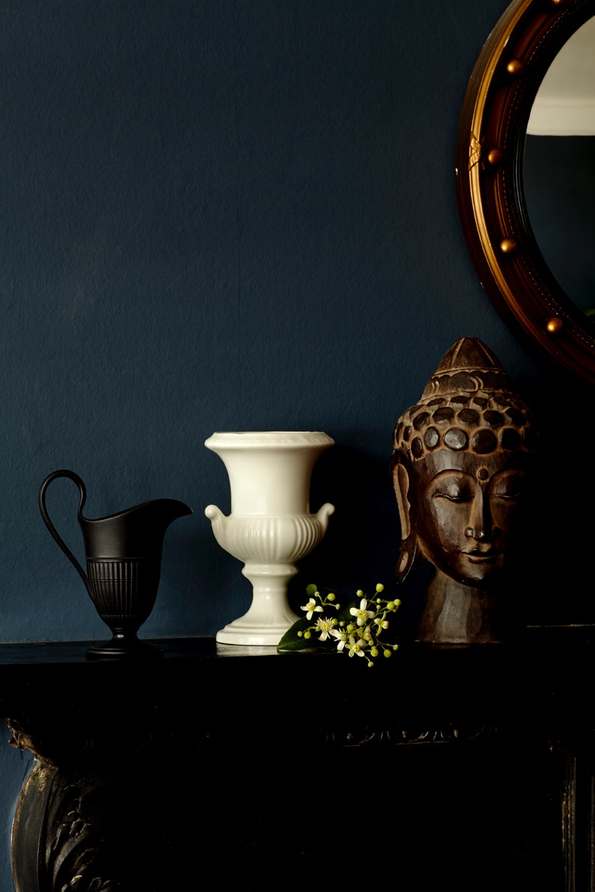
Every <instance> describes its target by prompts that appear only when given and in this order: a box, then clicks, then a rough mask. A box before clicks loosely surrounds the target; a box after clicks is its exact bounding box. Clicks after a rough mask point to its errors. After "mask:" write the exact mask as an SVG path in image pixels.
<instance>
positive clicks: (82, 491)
mask: <svg viewBox="0 0 595 892" xmlns="http://www.w3.org/2000/svg"><path fill="white" fill-rule="evenodd" d="M58 477H66V478H67V479H68V480H72V482H73V483H75V484H76V485H77V486H78V490H79V496H80V501H79V510H78V513H77V519H78V521H79V523H80V521H81V519H82V516H83V508H84V506H85V502H86V501H87V490H86V487H85V484H84V483H83V481H82V480H81V478H80V477H79V475H78V474H75V473H74V471H69V470H68V469H67V468H61V469H60V470H59V471H53V472H52V473H51V474H49V476H48V477H46V478H45V480H44V481H43V483H42V484H41V488H40V490H39V510H40V512H41V516H42V518H43V522H44V523H45V525H46V527H47V528H48V530H49V531H50V535H51V536H52V538H53V539H54V540H55V541H56V542H57V544H58V546H59V547H60V548H61V549H62V551H63V552H64V554H65V555H66V557H67V558H68V560H69V561H70V562H71V564H73V565H74V567H75V569H76V571H77V573H78V574H79V575H80V577H81V579H82V580H83V582H84V583H85V588H86V589H87V591H89V580H88V579H87V574H86V573H85V571H84V570H83V568H82V567H81V565H80V564H79V562H78V561H77V559H76V558H75V556H74V554H73V553H72V551H71V550H70V548H69V547H68V545H67V544H66V542H65V541H64V539H63V538H62V537H61V536H60V533H59V532H58V530H57V529H56V527H55V526H54V524H53V523H52V521H51V519H50V515H49V514H48V509H47V505H46V503H45V496H46V492H47V488H48V486H49V485H50V483H51V482H52V481H53V480H56V479H57V478H58Z"/></svg>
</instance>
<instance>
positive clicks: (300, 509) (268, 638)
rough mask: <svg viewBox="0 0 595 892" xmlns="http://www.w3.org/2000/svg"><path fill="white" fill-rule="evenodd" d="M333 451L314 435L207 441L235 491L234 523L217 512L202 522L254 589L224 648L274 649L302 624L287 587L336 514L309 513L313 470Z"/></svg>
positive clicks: (221, 436)
mask: <svg viewBox="0 0 595 892" xmlns="http://www.w3.org/2000/svg"><path fill="white" fill-rule="evenodd" d="M333 443H334V440H333V439H331V437H329V436H328V435H327V434H324V433H322V432H317V431H264V432H256V431H246V432H239V433H215V434H213V435H212V436H211V437H209V439H208V440H206V441H205V446H206V447H207V449H211V450H212V451H213V452H215V453H216V454H217V455H218V456H219V458H220V459H221V460H222V461H223V463H224V465H225V467H226V469H227V474H228V476H229V483H230V489H231V513H230V514H229V516H226V515H225V514H223V512H222V511H221V510H220V509H219V508H217V506H216V505H209V506H208V507H207V508H206V509H205V514H206V516H207V517H208V518H209V520H210V521H211V525H212V528H213V533H214V535H215V539H216V540H217V542H218V543H219V545H220V546H221V547H222V548H224V549H225V551H228V552H229V553H230V554H232V555H233V556H234V557H235V558H238V560H240V561H243V562H244V568H243V570H242V573H243V575H244V576H245V577H246V578H247V579H248V580H249V581H250V582H251V583H252V588H253V594H252V604H251V606H250V609H249V610H248V612H247V613H245V614H244V615H243V616H241V617H239V618H238V619H236V620H234V621H233V622H232V623H230V624H229V625H227V626H225V628H223V629H221V630H220V631H219V632H217V641H218V642H219V643H220V644H241V645H257V646H263V645H264V646H269V645H270V646H275V645H277V644H278V643H279V641H280V640H281V638H282V637H283V635H284V634H285V632H286V631H287V629H288V628H289V627H290V626H291V625H292V624H293V623H294V622H295V620H296V619H297V618H298V617H297V616H296V615H295V613H294V612H293V610H292V609H291V607H290V606H289V600H288V597H287V586H288V583H289V580H290V579H291V577H292V576H294V575H295V574H296V573H297V568H296V566H295V564H296V562H297V561H299V560H300V559H301V558H303V557H305V556H306V555H307V554H309V553H310V552H311V551H312V549H313V548H314V547H315V546H316V545H318V543H319V542H320V541H321V540H322V538H323V536H324V534H325V532H326V528H327V526H328V519H329V517H330V515H331V514H332V513H333V512H334V510H335V508H334V506H333V505H330V504H328V503H326V504H324V505H323V506H322V508H320V510H319V511H318V512H317V513H316V514H311V513H310V478H311V474H312V469H313V467H314V464H315V462H316V460H317V458H318V456H319V455H320V453H321V452H323V451H324V450H325V449H328V448H329V446H332V445H333Z"/></svg>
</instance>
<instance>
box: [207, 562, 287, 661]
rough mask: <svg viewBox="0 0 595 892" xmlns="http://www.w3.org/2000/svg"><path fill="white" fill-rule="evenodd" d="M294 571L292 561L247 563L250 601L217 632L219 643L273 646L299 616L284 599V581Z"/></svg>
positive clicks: (285, 593)
mask: <svg viewBox="0 0 595 892" xmlns="http://www.w3.org/2000/svg"><path fill="white" fill-rule="evenodd" d="M296 573H297V569H296V568H295V567H293V566H292V565H291V564H280V565H277V566H275V567H271V566H270V565H268V564H265V565H263V564H246V566H245V567H244V569H243V570H242V575H243V576H245V577H246V579H249V580H250V582H251V583H252V588H253V596H252V605H251V607H250V609H249V610H248V611H247V612H246V613H245V614H244V615H243V616H240V617H239V618H238V619H236V620H234V621H233V622H232V623H229V624H228V625H226V626H225V627H224V628H223V629H221V630H220V631H219V632H217V636H216V637H217V642H218V644H240V645H244V646H246V645H248V646H252V645H253V646H255V647H276V646H277V645H278V644H279V642H280V641H281V638H282V637H283V635H285V633H286V632H287V630H288V629H289V628H290V626H292V625H293V624H294V622H295V621H296V620H297V619H298V617H297V616H296V614H295V613H294V612H293V610H292V609H291V607H290V606H289V601H288V599H287V584H288V582H289V580H290V579H291V577H292V576H295V574H296Z"/></svg>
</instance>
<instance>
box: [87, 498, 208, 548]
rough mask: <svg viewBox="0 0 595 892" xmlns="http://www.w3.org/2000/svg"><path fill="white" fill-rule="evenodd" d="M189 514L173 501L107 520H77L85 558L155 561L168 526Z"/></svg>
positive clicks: (157, 502)
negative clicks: (83, 543)
mask: <svg viewBox="0 0 595 892" xmlns="http://www.w3.org/2000/svg"><path fill="white" fill-rule="evenodd" d="M188 514H192V510H191V509H190V508H189V507H188V505H186V504H185V503H184V502H179V501H178V500H177V499H154V500H153V501H151V502H143V503H142V504H141V505H135V506H134V507H133V508H128V509H127V510H126V511H121V512H119V513H118V514H112V515H110V516H109V517H98V518H93V519H90V518H87V517H81V526H82V528H83V536H84V539H85V550H86V552H87V557H88V558H102V557H103V558H119V557H132V556H134V557H138V558H143V557H146V558H150V557H152V558H158V557H159V556H160V555H161V549H162V547H163V539H164V537H165V532H166V530H167V528H168V527H169V525H170V524H171V523H173V521H174V520H177V519H178V518H179V517H185V516H186V515H188Z"/></svg>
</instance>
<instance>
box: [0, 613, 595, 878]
mask: <svg viewBox="0 0 595 892" xmlns="http://www.w3.org/2000/svg"><path fill="white" fill-rule="evenodd" d="M152 643H153V645H154V646H155V647H157V648H158V649H159V650H160V652H161V658H158V659H146V660H139V661H137V660H132V659H129V660H113V659H111V660H109V659H105V660H98V659H92V660H90V659H87V657H86V652H87V648H88V645H89V642H63V643H62V642H55V643H43V644H41V643H40V644H34V643H31V644H2V645H0V715H2V716H4V718H5V719H6V721H7V723H8V725H9V727H10V730H11V733H12V742H13V744H14V745H16V746H18V747H20V748H22V749H27V750H30V751H31V752H32V753H33V754H34V755H35V757H36V761H35V763H34V767H33V769H32V771H31V774H30V775H29V778H28V779H27V781H26V783H25V785H24V787H23V791H22V793H21V797H20V800H19V805H18V808H17V816H16V819H15V831H14V833H13V864H14V871H15V877H16V878H17V880H18V882H17V889H18V890H19V892H21V890H26V892H63V889H68V888H70V887H69V886H68V885H67V884H66V882H63V880H64V877H66V879H67V880H68V882H70V881H71V880H72V879H73V878H75V876H77V875H78V874H75V873H74V872H72V871H74V870H75V868H74V867H73V868H72V871H71V873H68V871H66V873H64V871H65V870H66V868H64V867H61V868H60V871H61V873H60V883H62V885H57V884H56V882H55V880H54V879H52V877H53V876H54V874H53V873H52V872H53V871H55V870H56V869H57V868H56V864H57V863H58V861H59V863H60V864H62V863H63V862H62V860H60V859H62V857H63V856H62V854H59V853H60V851H61V849H63V848H67V849H68V851H70V848H69V847H71V846H72V847H74V848H76V846H77V845H79V840H78V837H76V834H75V835H74V837H73V835H72V834H74V830H72V833H71V834H70V836H69V835H68V834H69V833H70V830H68V832H67V829H65V828H69V827H70V824H68V821H70V820H71V818H69V817H68V815H71V816H72V815H73V814H75V815H79V813H80V815H79V817H77V819H76V820H77V823H76V825H74V826H76V827H79V828H80V827H83V826H86V827H87V831H86V833H87V837H86V838H85V840H84V845H85V846H86V848H85V849H84V851H85V852H90V853H91V855H90V857H91V856H92V857H91V862H90V866H89V867H88V872H87V874H86V877H87V880H88V882H87V884H86V885H82V886H81V889H82V890H83V892H91V890H96V889H101V890H106V892H115V890H118V892H119V890H124V892H136V890H137V889H141V888H142V889H143V892H162V890H163V889H166V888H172V889H173V888H193V885H192V883H193V882H194V880H193V878H194V876H195V874H194V867H193V862H192V859H190V861H187V860H185V856H184V853H186V852H191V851H193V848H194V847H195V846H196V843H195V841H194V837H193V826H194V825H193V824H192V819H191V823H190V824H187V823H184V822H181V819H180V817H179V816H180V815H181V814H183V813H184V814H185V813H186V811H187V810H188V808H191V809H192V808H194V809H196V808H197V807H198V806H197V803H200V808H202V809H203V810H204V809H206V811H207V813H208V814H209V819H210V821H211V823H212V832H211V831H209V833H208V842H205V843H204V846H203V848H204V849H205V851H206V850H210V851H212V852H215V853H217V852H218V855H217V857H218V858H221V859H224V858H225V857H226V854H225V852H226V847H225V846H223V848H222V841H221V840H222V839H223V838H226V834H227V833H228V827H229V825H230V822H232V823H233V821H236V829H235V831H234V833H235V834H236V836H235V837H234V838H236V839H239V838H240V837H241V836H242V833H244V834H246V833H247V837H246V840H245V841H244V842H242V848H241V851H242V853H243V854H242V857H241V858H239V859H238V860H237V862H235V864H234V865H232V866H230V868H229V869H230V870H231V872H232V873H233V875H234V876H235V877H236V882H238V883H244V886H246V882H247V883H248V887H250V888H251V887H252V886H251V885H250V884H251V882H252V881H253V879H254V877H255V876H256V875H258V874H259V872H260V871H261V870H262V865H263V864H265V863H268V862H269V860H270V857H271V855H270V845H273V844H274V846H275V852H276V855H275V858H276V859H277V869H278V870H279V871H284V870H286V866H287V864H288V863H289V862H290V861H291V862H293V861H295V863H296V864H297V865H298V867H299V869H301V870H302V871H303V872H304V873H303V878H304V881H305V878H306V877H307V876H308V875H309V874H308V871H309V869H310V867H309V865H312V864H315V863H317V862H316V858H317V857H321V856H320V853H318V854H317V852H316V851H314V850H312V849H310V848H308V847H307V846H306V844H305V843H304V842H303V839H302V836H301V835H300V834H303V828H304V826H306V825H307V824H308V822H310V821H311V819H312V818H311V801H310V799H309V797H308V795H306V796H305V798H303V799H302V798H301V797H302V794H301V793H300V792H299V791H300V790H301V788H302V785H304V784H306V787H305V788H304V789H305V790H307V789H309V787H308V785H312V784H313V785H314V786H316V784H319V783H320V782H321V778H324V777H325V776H326V775H327V774H328V783H329V784H336V783H337V777H336V776H335V777H333V772H335V774H336V773H337V772H338V773H339V775H341V776H342V773H346V776H347V775H348V774H349V772H353V770H354V766H358V765H359V768H356V770H357V771H362V772H363V774H362V777H366V776H367V774H366V772H368V771H369V768H368V767H366V766H369V765H370V763H372V764H377V765H378V766H379V769H378V770H379V771H380V775H379V776H380V777H381V781H382V784H383V785H384V787H386V790H387V791H389V792H386V795H385V796H384V798H385V799H386V801H387V802H388V801H392V799H391V797H395V796H396V797H398V798H399V800H403V801H404V802H407V803H408V805H407V810H406V812H404V813H403V815H402V816H401V818H399V817H398V816H396V815H393V816H392V817H391V820H392V821H396V822H397V826H399V827H400V828H401V829H400V831H399V832H400V833H401V834H405V835H407V834H409V835H408V837H407V838H408V840H409V841H408V843H407V846H408V848H409V854H408V860H409V862H410V864H411V866H412V869H415V864H417V863H418V859H419V857H422V855H421V853H422V852H423V851H424V845H425V844H424V834H423V833H421V835H420V833H419V832H418V831H414V830H413V829H412V827H414V826H415V822H413V823H412V820H413V819H412V817H411V816H412V815H414V814H415V811H416V809H417V810H419V806H418V804H417V800H418V796H419V795H420V792H419V791H420V790H421V791H422V793H421V795H422V796H425V797H429V800H428V801H430V800H431V801H432V803H433V805H432V809H434V811H435V814H434V815H433V817H432V819H430V817H429V815H428V814H427V813H426V812H424V813H423V817H422V816H421V813H420V816H419V825H420V827H421V826H423V827H424V828H426V830H424V833H425V832H428V833H429V832H430V831H429V830H428V829H427V828H429V827H430V826H433V827H434V829H433V830H432V831H431V832H432V840H433V845H436V844H437V842H436V841H437V840H438V841H440V842H439V844H440V845H442V847H443V848H444V846H445V845H446V842H445V840H446V839H451V843H449V845H452V846H456V845H458V842H457V840H460V839H463V838H465V837H464V834H463V836H460V834H458V832H457V831H456V822H455V823H453V825H452V831H451V830H449V831H448V832H447V833H446V835H445V821H448V820H450V817H449V816H450V815H451V814H456V815H457V816H458V817H457V820H459V821H461V822H465V821H466V822H467V823H466V825H465V826H466V828H467V829H466V831H465V832H466V833H467V834H474V833H475V828H476V827H477V829H478V831H479V828H480V826H481V825H482V821H483V822H485V823H486V826H490V827H491V828H492V829H491V831H490V832H491V833H492V835H493V839H492V838H491V837H490V836H489V834H488V835H486V834H485V833H482V834H480V835H479V836H478V837H477V839H476V840H475V842H474V843H473V847H474V854H473V857H474V858H476V859H479V860H481V859H482V858H483V859H491V858H492V856H493V853H494V852H496V851H498V852H501V851H502V849H503V848H505V847H506V846H508V845H509V837H508V835H507V834H509V831H508V830H506V832H504V830H503V829H502V828H503V827H504V826H505V822H506V821H508V822H509V823H510V821H511V818H510V808H509V803H508V801H507V798H506V795H505V791H506V790H507V789H510V791H513V790H514V791H515V792H514V795H515V796H517V797H519V796H520V797H521V799H522V801H523V803H524V805H523V808H525V809H528V814H530V816H531V817H530V820H531V821H532V822H533V825H532V826H534V828H535V829H534V830H533V831H532V837H531V841H530V846H529V850H530V852H532V853H533V854H529V855H527V851H529V850H528V849H527V845H528V844H527V842H526V839H525V836H524V834H525V830H524V829H523V828H524V827H525V824H523V827H522V828H517V829H514V833H515V834H517V837H518V839H517V842H515V844H514V845H515V846H517V848H514V846H513V847H512V848H510V846H509V849H510V855H509V856H507V858H508V860H506V859H505V860H504V861H502V870H501V871H500V873H498V871H497V872H496V873H495V874H494V886H493V887H492V886H490V885H489V881H488V880H487V879H486V878H485V877H482V880H481V883H480V884H479V885H477V886H474V885H473V883H474V882H475V877H476V876H477V869H479V868H477V867H474V866H473V864H472V863H471V862H469V863H466V864H465V872H464V873H463V874H461V873H460V872H459V873H456V879H457V883H458V888H460V889H463V888H474V889H476V888H481V889H482V892H485V890H488V889H491V888H494V889H496V888H498V889H500V888H504V887H506V888H510V889H516V888H518V889H521V888H522V889H528V888H540V889H541V890H543V892H546V890H548V892H549V890H552V892H557V890H558V889H560V890H570V889H574V888H575V886H571V885H570V879H571V878H572V882H574V879H575V878H576V877H578V876H579V874H580V876H581V877H582V878H583V879H584V878H585V877H587V878H588V881H589V882H590V878H591V875H592V874H593V870H592V866H591V863H590V862H589V863H587V861H588V855H587V854H586V852H587V848H588V846H587V841H588V838H589V833H588V832H586V831H581V832H580V833H578V832H577V827H578V823H577V822H578V821H579V818H580V816H581V815H583V814H584V815H590V814H592V813H595V811H590V809H592V806H593V804H594V803H593V798H594V797H593V790H594V789H595V786H594V785H593V773H592V754H593V740H594V737H595V734H594V732H595V710H594V709H593V706H592V703H593V699H592V679H593V668H594V663H595V659H594V658H595V629H593V628H592V627H580V628H578V627H577V628H564V629H529V630H527V631H526V633H524V635H523V636H522V637H521V638H519V639H518V640H516V641H514V642H510V643H509V644H507V645H506V646H504V645H502V646H500V645H498V646H496V645H492V646H487V647H486V646H484V647H475V648H444V649H434V648H428V647H427V646H423V645H415V644H409V645H407V646H403V647H402V648H401V649H400V650H399V651H398V652H397V653H395V654H394V656H393V657H392V658H391V659H382V660H379V661H378V665H376V666H375V667H374V668H372V669H368V668H367V667H366V662H365V660H363V659H358V658H354V659H349V658H348V657H347V656H346V655H337V654H335V653H333V652H330V653H292V654H278V653H277V652H276V651H275V650H274V649H269V650H264V651H263V650H262V649H261V650H258V651H253V650H247V649H244V648H234V647H231V646H223V647H222V646H217V645H216V643H215V641H214V639H212V638H171V639H160V640H156V641H153V642H152ZM397 752H398V753H399V758H398V759H397V758H396V756H395V754H396V753H397ZM424 754H427V755H428V756H429V757H430V761H427V760H425V759H422V760H420V759H418V758H417V756H422V755H424ZM439 754H441V755H439ZM172 759H173V760H174V762H176V764H177V760H179V773H180V778H181V782H180V784H178V783H177V782H176V783H174V784H172V780H171V760H172ZM279 760H280V761H279ZM358 760H359V761H358ZM430 778H432V780H431V782H430V780H429V779H430ZM367 783H368V781H366V784H367ZM294 784H295V785H296V786H295V790H296V791H297V792H294V793H291V794H290V792H288V791H290V790H291V789H292V785H294ZM478 784H479V786H478ZM428 785H429V786H428ZM523 786H524V787H525V792H524V793H522V794H521V789H522V787H523ZM280 795H281V796H286V797H287V796H289V801H291V802H293V803H294V805H293V807H292V810H291V814H287V813H285V812H284V819H283V822H281V823H279V822H278V821H277V820H276V819H275V811H274V810H272V811H271V809H270V803H274V802H275V801H277V799H278V797H279V796H280ZM370 795H372V794H370ZM510 795H512V792H511V794H510ZM453 796H454V797H455V798H456V799H457V800H460V801H457V802H455V803H453V801H452V797H453ZM523 796H524V799H523V798H522V797H523ZM296 797H297V798H296ZM519 801H520V800H519ZM446 803H450V804H449V805H448V807H447V806H446ZM229 804H231V806H232V807H231V809H230V807H229ZM246 809H247V810H248V812H249V814H250V820H249V821H248V824H247V823H246V817H245V814H246ZM441 809H442V811H441ZM445 809H446V811H445ZM475 812H477V813H478V814H480V813H481V815H482V818H481V821H479V822H475V819H473V820H471V819H470V818H469V815H472V814H474V813H475ZM232 813H233V816H234V817H233V818H232ZM447 813H448V815H447ZM191 814H192V812H191ZM350 814H351V812H350V811H349V810H348V811H346V812H345V814H344V815H343V814H338V813H336V812H333V825H334V826H335V829H334V830H332V831H331V830H329V833H331V835H333V834H334V835H335V836H336V839H335V843H336V844H337V845H338V844H339V838H341V839H342V838H343V834H344V833H345V832H347V830H348V825H350V821H351V820H352V819H351V818H350ZM243 815H244V818H243V819H242V816H243ZM440 815H442V817H440ZM405 818H406V819H405ZM560 818H562V825H561V824H560ZM415 820H418V819H417V818H416V819H415ZM588 820H590V818H589V819H588ZM432 821H433V824H432ZM585 821H587V818H585ZM81 822H82V823H81ZM85 822H86V824H85ZM122 822H124V823H122ZM131 822H132V823H133V825H134V828H135V829H134V835H133V838H132V839H131V837H130V830H129V828H130V826H131ZM172 822H173V823H172ZM238 822H239V823H238ZM399 822H400V823H399ZM587 822H588V821H587ZM252 824H253V826H252ZM265 826H266V833H265V831H263V829H262V828H263V827H265ZM560 826H562V830H563V832H562V839H561V841H560V839H559V838H558V843H557V845H558V848H557V849H556V845H553V846H552V847H550V849H548V851H549V852H550V855H551V857H549V856H548V858H549V860H548V859H546V861H543V859H542V861H543V864H542V865H541V867H540V870H539V876H538V879H539V885H538V886H533V887H531V886H530V885H527V882H533V879H531V880H530V881H529V880H527V878H526V877H525V879H524V880H522V883H524V885H523V884H522V883H521V881H520V880H519V885H518V886H517V885H514V884H511V883H510V882H509V880H508V879H506V877H505V878H504V879H503V878H502V871H504V870H506V871H508V872H510V870H514V871H520V872H521V873H522V871H524V870H525V869H527V870H528V871H529V872H530V871H534V864H535V858H536V857H537V856H538V855H537V853H539V852H541V851H542V849H543V842H542V837H543V834H544V833H545V834H548V835H549V838H551V839H552V840H553V842H554V843H555V840H556V834H559V832H560V829H559V828H560ZM109 828H111V829H109ZM113 828H119V829H116V830H114V829H113ZM247 828H248V829H247ZM291 828H293V829H291ZM587 829H588V828H587ZM77 832H78V831H77ZM201 832H202V831H201ZM589 832H590V831H589ZM263 833H264V834H265V835H264V837H263ZM510 833H513V830H510ZM160 834H161V836H160ZM222 834H223V835H222ZM161 837H163V839H162V838H161ZM256 838H258V844H257V842H256V841H255V840H256ZM515 838H516V837H515ZM205 839H206V837H205ZM263 839H266V840H268V842H263ZM163 840H165V842H163ZM271 840H273V842H271ZM296 840H297V842H296ZM517 843H518V845H517ZM82 844H83V843H82V842H80V846H82ZM263 845H264V849H263ZM305 846H306V847H305ZM531 847H532V848H531ZM546 848H547V847H546ZM468 850H469V846H467V845H466V846H464V847H463V850H462V851H464V852H465V853H467V854H466V855H465V857H467V856H468ZM134 852H136V854H134ZM149 852H150V853H151V854H150V857H148V855H147V853H149ZM170 852H174V853H175V856H170V854H169V853H170ZM416 852H417V854H416ZM445 852H446V850H445ZM481 852H483V854H481ZM444 857H446V854H444ZM251 859H252V860H251ZM296 859H297V860H296ZM479 860H478V864H479ZM249 864H251V865H252V866H251V867H249V868H248V867H246V865H249ZM321 864H322V862H321ZM300 865H301V867H300ZM77 869H78V868H77ZM321 869H322V868H321ZM139 870H140V871H141V873H142V883H143V885H141V886H139V885H137V883H138V882H139V881H138V876H137V873H135V871H136V872H138V871H139ZM234 871H235V873H234ZM247 871H248V873H247ZM593 875H595V874H593ZM247 876H248V880H247V879H246V877H247ZM438 876H442V874H441V873H440V872H438ZM449 876H450V878H451V879H453V880H454V878H455V874H450V875H449ZM507 876H508V874H507ZM519 876H520V874H519ZM530 876H531V877H532V878H533V877H534V874H533V873H530ZM250 877H251V878H252V879H250ZM462 877H463V878H462ZM464 877H467V878H468V880H469V883H470V885H469V886H468V887H467V886H466V885H465V882H466V881H465V880H464ZM496 878H497V879H498V883H496ZM347 879H348V876H346V877H345V880H346V881H347ZM95 880H101V882H102V883H103V885H98V884H97V883H95V885H93V883H94V881H95ZM152 883H154V884H153V885H152ZM503 883H504V884H505V885H503ZM78 888H79V886H77V889H78ZM411 888H413V887H411ZM415 888H419V889H422V888H428V889H429V888H435V886H433V885H428V886H427V887H422V886H416V887H415ZM576 888H577V889H578V888H579V887H578V886H577V887H576ZM580 888H582V886H581V887H580ZM585 888H588V886H585Z"/></svg>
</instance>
